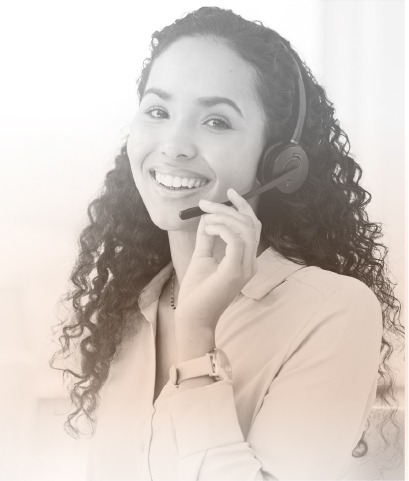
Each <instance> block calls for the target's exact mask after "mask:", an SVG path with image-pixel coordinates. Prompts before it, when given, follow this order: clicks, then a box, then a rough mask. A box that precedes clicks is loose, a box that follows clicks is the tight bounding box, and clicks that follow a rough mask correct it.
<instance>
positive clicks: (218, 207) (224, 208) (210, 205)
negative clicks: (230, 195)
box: [199, 199, 254, 225]
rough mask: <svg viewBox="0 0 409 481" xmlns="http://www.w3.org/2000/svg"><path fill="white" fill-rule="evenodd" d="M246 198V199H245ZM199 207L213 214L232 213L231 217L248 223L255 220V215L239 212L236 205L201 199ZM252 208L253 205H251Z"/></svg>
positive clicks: (250, 223)
mask: <svg viewBox="0 0 409 481" xmlns="http://www.w3.org/2000/svg"><path fill="white" fill-rule="evenodd" d="M243 200H244V199H243ZM199 207H200V208H201V209H202V210H203V211H204V212H207V213H209V214H210V213H211V214H223V215H230V216H231V217H235V218H236V219H241V220H243V221H244V222H246V223H247V224H248V225H252V224H253V223H254V222H253V217H252V216H249V215H246V214H243V213H241V212H238V211H237V210H236V209H235V208H234V207H232V206H228V205H224V204H219V203H218V202H211V201H209V200H204V199H202V200H200V201H199ZM250 209H251V207H250Z"/></svg>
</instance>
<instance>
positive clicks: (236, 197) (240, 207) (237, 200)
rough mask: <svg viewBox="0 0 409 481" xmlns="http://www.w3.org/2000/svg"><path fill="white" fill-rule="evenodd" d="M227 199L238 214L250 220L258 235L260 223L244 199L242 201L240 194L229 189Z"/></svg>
mask: <svg viewBox="0 0 409 481" xmlns="http://www.w3.org/2000/svg"><path fill="white" fill-rule="evenodd" d="M227 197H228V199H229V200H230V202H231V203H232V204H233V205H234V207H236V209H237V211H238V212H239V213H241V214H243V215H246V216H248V217H249V218H250V219H251V220H252V222H253V224H254V226H255V228H256V230H257V232H258V233H259V234H260V233H261V222H260V221H259V219H258V217H257V216H256V214H255V212H254V210H253V208H252V207H251V205H250V204H249V203H248V202H247V201H246V199H244V198H243V197H242V196H241V195H240V194H238V193H237V192H236V191H235V190H234V189H231V188H230V189H228V190H227Z"/></svg>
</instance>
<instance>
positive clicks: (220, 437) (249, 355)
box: [89, 248, 382, 481]
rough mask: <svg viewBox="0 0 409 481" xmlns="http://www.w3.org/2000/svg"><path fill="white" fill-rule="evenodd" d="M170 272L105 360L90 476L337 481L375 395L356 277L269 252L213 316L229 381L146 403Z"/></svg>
mask: <svg viewBox="0 0 409 481" xmlns="http://www.w3.org/2000/svg"><path fill="white" fill-rule="evenodd" d="M171 273H172V265H171V264H169V265H168V266H166V267H165V268H164V269H163V270H162V271H161V272H160V273H159V274H158V275H157V276H155V277H154V278H153V279H152V281H151V282H150V283H149V284H148V286H147V287H146V288H145V289H144V290H143V292H142V294H141V296H140V302H139V305H140V312H138V313H136V314H134V319H133V322H134V323H135V332H134V333H133V334H132V335H131V334H130V335H128V336H127V337H126V339H125V340H124V341H123V343H122V347H121V349H120V351H119V353H118V355H117V356H116V358H115V360H114V362H113V363H112V364H111V369H110V372H109V376H108V379H107V381H106V382H105V384H104V386H103V387H102V389H101V393H100V405H99V407H98V413H97V425H96V432H95V435H94V437H93V440H92V442H91V453H90V458H89V478H90V479H92V480H98V481H100V480H101V481H102V480H115V481H119V480H141V481H142V480H143V481H148V480H154V481H159V480H161V481H162V480H163V481H164V480H166V481H172V480H186V481H193V480H201V481H202V480H208V481H227V480H234V481H238V480H243V481H252V480H273V479H279V480H286V479H298V480H308V479H311V480H319V479H326V480H330V479H341V478H343V477H344V476H345V474H346V471H347V469H348V463H349V461H350V460H351V459H352V458H351V453H352V450H353V448H354V447H355V445H356V444H357V442H358V441H359V439H360V437H361V435H362V432H363V430H364V429H365V423H366V419H367V416H368V414H369V412H370V410H371V407H372V404H373V402H374V399H375V395H376V388H377V379H378V376H377V371H378V365H379V362H380V347H381V337H382V314H381V308H380V304H379V302H378V300H377V298H376V296H375V295H374V293H373V292H372V291H371V290H370V289H369V288H368V287H367V286H365V285H364V284H363V283H362V282H360V281H358V280H356V279H354V278H351V277H347V276H342V275H339V274H335V273H333V272H330V271H326V270H323V269H320V268H318V267H314V266H305V265H299V264H296V263H294V262H291V261H289V260H287V259H285V258H284V257H282V256H281V255H280V254H278V253H277V252H275V251H273V250H272V249H271V248H269V249H267V250H266V251H264V252H263V253H262V254H261V255H260V256H259V257H258V258H257V272H256V274H255V275H254V276H253V278H252V279H251V280H250V281H249V282H248V283H247V284H246V285H245V286H244V288H243V289H242V291H241V292H240V294H239V295H238V296H237V297H236V299H235V300H234V301H233V302H232V303H231V304H230V305H229V307H228V308H227V309H226V310H225V312H224V313H223V314H222V316H221V317H220V319H219V321H218V324H217V327H216V332H215V341H216V347H217V348H220V349H222V350H223V351H224V352H225V353H226V354H227V356H228V358H229V360H230V363H231V365H232V371H233V380H232V381H219V382H215V383H213V384H209V385H206V386H202V387H197V388H193V389H187V390H179V389H178V388H177V387H176V386H174V385H173V384H172V383H171V382H170V381H169V382H168V383H167V384H166V385H165V387H164V388H163V390H162V391H161V393H160V395H159V396H158V398H157V399H156V401H155V402H154V403H153V396H154V387H155V331H156V321H157V310H158V303H159V296H160V294H161V291H162V288H163V286H164V284H165V283H166V282H167V281H168V280H169V278H170V276H171Z"/></svg>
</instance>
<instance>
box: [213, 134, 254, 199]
mask: <svg viewBox="0 0 409 481" xmlns="http://www.w3.org/2000/svg"><path fill="white" fill-rule="evenodd" d="M261 153H262V147H261V146H258V145H255V144H254V142H252V141H251V140H250V141H247V142H246V141H243V140H242V139H241V140H240V142H239V143H235V144H234V145H232V146H229V147H228V148H224V149H222V150H219V151H218V152H217V151H216V150H215V153H214V155H213V156H209V158H213V159H214V161H213V162H212V164H213V165H212V168H213V170H214V171H215V173H216V177H217V179H218V181H219V182H220V183H221V184H222V185H224V186H230V187H233V188H236V189H238V190H241V191H243V189H250V188H252V187H253V186H254V185H255V183H256V175H257V167H258V162H259V159H260V155H261Z"/></svg>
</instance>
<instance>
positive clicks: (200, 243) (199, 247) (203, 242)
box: [193, 215, 215, 257]
mask: <svg viewBox="0 0 409 481" xmlns="http://www.w3.org/2000/svg"><path fill="white" fill-rule="evenodd" d="M206 217H207V216H206V215H202V217H201V218H200V222H199V226H198V228H197V234H196V245H195V250H194V251H193V257H213V248H214V241H215V237H214V236H212V235H209V234H208V233H207V232H206V230H205V227H206Z"/></svg>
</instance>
